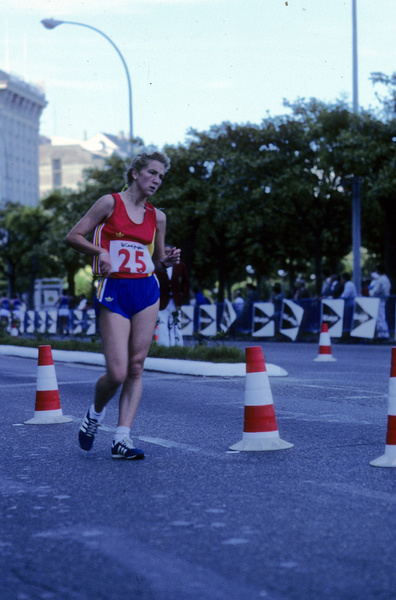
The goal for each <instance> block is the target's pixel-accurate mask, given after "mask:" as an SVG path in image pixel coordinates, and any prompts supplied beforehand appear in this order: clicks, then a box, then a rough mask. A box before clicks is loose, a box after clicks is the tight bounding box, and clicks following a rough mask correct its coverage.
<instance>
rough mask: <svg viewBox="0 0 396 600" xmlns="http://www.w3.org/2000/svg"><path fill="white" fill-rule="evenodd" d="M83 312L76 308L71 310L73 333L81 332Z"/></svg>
mask: <svg viewBox="0 0 396 600" xmlns="http://www.w3.org/2000/svg"><path fill="white" fill-rule="evenodd" d="M83 318H84V313H83V311H82V310H79V309H78V308H76V309H75V310H73V334H76V333H82V330H83V327H82V326H83Z"/></svg>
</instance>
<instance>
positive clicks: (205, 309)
mask: <svg viewBox="0 0 396 600" xmlns="http://www.w3.org/2000/svg"><path fill="white" fill-rule="evenodd" d="M216 311H217V306H216V304H202V305H201V306H200V307H199V326H198V331H199V333H201V334H202V335H209V336H212V335H216V333H217V326H216Z"/></svg>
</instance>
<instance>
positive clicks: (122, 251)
mask: <svg viewBox="0 0 396 600" xmlns="http://www.w3.org/2000/svg"><path fill="white" fill-rule="evenodd" d="M110 260H111V270H112V272H113V273H137V274H138V275H146V274H149V273H152V272H153V271H154V263H153V261H152V260H151V255H150V252H149V249H148V247H147V246H145V245H144V244H140V243H139V242H128V241H122V240H112V241H111V242H110Z"/></svg>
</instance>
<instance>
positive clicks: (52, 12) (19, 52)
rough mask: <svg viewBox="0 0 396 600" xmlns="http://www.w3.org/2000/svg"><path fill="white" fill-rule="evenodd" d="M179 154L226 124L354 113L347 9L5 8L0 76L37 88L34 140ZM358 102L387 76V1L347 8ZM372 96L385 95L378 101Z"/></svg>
mask: <svg viewBox="0 0 396 600" xmlns="http://www.w3.org/2000/svg"><path fill="white" fill-rule="evenodd" d="M47 18H54V19H57V20H62V21H72V22H78V23H83V24H85V25H89V26H91V27H95V28H96V29H99V30H100V31H101V32H103V33H104V34H105V35H106V36H108V37H110V38H111V39H112V41H113V42H114V43H115V44H116V46H117V47H118V49H119V51H120V53H121V55H122V56H123V58H124V60H125V63H126V65H127V69H128V72H129V76H130V80H131V85H132V113H133V133H134V136H138V137H140V138H142V140H143V142H144V143H145V144H147V145H148V144H154V145H156V146H158V147H159V148H162V147H163V146H164V145H168V144H170V145H178V144H184V143H185V142H186V141H187V140H188V131H189V130H190V129H191V128H192V129H196V130H198V131H208V130H209V128H210V127H211V126H212V125H219V124H221V123H222V122H224V121H227V122H231V123H237V124H239V125H244V124H247V123H253V124H257V125H259V124H260V123H261V122H262V120H263V119H265V118H267V117H269V116H270V117H271V116H276V115H282V114H288V113H289V112H290V111H289V110H288V109H287V108H286V107H285V106H284V105H283V101H284V99H287V100H289V101H295V100H297V99H299V98H305V99H309V98H312V97H313V98H317V99H318V100H322V101H324V102H333V101H336V100H337V99H340V98H342V99H344V100H347V101H348V102H350V103H351V105H352V93H353V92H352V71H353V61H352V0H288V1H285V0H33V1H32V0H12V2H2V3H1V5H0V69H2V70H5V71H7V72H10V73H11V74H13V75H15V76H17V77H19V78H21V79H23V80H25V81H27V82H28V83H32V84H34V85H40V86H41V87H43V88H44V91H45V96H46V100H47V102H48V105H47V107H46V108H45V109H44V111H43V113H42V116H41V120H40V133H41V134H42V135H45V136H48V137H52V136H60V137H68V138H75V139H79V140H83V139H85V138H87V137H88V138H89V137H91V136H93V135H95V134H97V133H99V132H105V133H111V134H114V135H117V134H118V133H119V132H121V131H123V132H124V134H125V135H128V132H129V94H128V85H127V74H126V71H125V68H124V66H123V63H122V60H121V58H120V56H119V55H118V54H117V52H116V50H115V49H114V48H113V47H112V45H111V43H110V42H109V41H108V40H107V39H105V38H104V37H103V36H102V35H100V34H99V33H98V32H96V31H93V30H91V29H88V28H86V27H81V26H78V25H71V24H66V23H64V24H63V25H60V26H58V27H57V28H56V29H52V30H48V29H45V28H44V27H43V25H42V24H41V20H42V19H47ZM357 35H358V71H357V73H358V102H359V106H360V107H362V108H364V109H369V108H373V107H375V106H376V104H377V102H376V97H375V91H376V90H377V87H376V88H374V87H373V84H372V82H371V81H370V74H371V73H372V72H376V71H380V72H383V73H386V74H388V75H391V74H392V73H393V72H395V71H396V43H395V40H396V0H381V1H380V2H374V0H357ZM378 91H383V90H380V89H378Z"/></svg>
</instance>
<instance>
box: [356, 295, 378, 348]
mask: <svg viewBox="0 0 396 600" xmlns="http://www.w3.org/2000/svg"><path fill="white" fill-rule="evenodd" d="M379 303H380V299H379V298H366V297H364V296H362V297H360V296H359V297H358V298H355V310H354V313H353V321H352V329H351V336H353V337H362V338H369V339H373V338H374V335H375V326H376V324H377V317H378V307H379Z"/></svg>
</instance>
